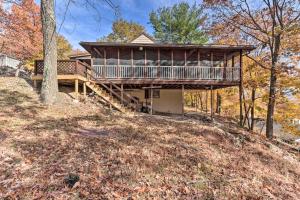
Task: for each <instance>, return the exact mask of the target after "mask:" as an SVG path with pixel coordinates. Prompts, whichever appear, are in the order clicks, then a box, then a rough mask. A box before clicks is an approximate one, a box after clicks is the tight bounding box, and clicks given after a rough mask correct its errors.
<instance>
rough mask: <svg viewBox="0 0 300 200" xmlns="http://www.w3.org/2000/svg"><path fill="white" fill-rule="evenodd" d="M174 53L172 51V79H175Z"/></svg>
mask: <svg viewBox="0 0 300 200" xmlns="http://www.w3.org/2000/svg"><path fill="white" fill-rule="evenodd" d="M173 67H174V52H173V49H172V50H171V78H172V79H174V68H173Z"/></svg>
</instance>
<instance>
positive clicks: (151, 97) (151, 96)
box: [150, 84, 153, 115]
mask: <svg viewBox="0 0 300 200" xmlns="http://www.w3.org/2000/svg"><path fill="white" fill-rule="evenodd" d="M150 93H151V94H150V102H151V110H150V114H151V115H153V84H151V89H150Z"/></svg>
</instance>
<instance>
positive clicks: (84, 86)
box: [83, 82, 86, 98]
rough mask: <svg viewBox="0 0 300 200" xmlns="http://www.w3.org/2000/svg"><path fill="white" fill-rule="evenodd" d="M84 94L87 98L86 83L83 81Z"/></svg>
mask: <svg viewBox="0 0 300 200" xmlns="http://www.w3.org/2000/svg"><path fill="white" fill-rule="evenodd" d="M83 96H84V98H86V83H85V82H83Z"/></svg>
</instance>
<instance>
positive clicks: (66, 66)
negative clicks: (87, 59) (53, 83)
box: [34, 60, 91, 77]
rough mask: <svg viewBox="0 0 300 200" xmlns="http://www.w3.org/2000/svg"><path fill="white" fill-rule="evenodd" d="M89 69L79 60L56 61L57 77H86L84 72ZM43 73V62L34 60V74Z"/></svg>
mask: <svg viewBox="0 0 300 200" xmlns="http://www.w3.org/2000/svg"><path fill="white" fill-rule="evenodd" d="M88 69H91V67H90V66H89V65H88V64H86V63H83V62H80V61H79V60H58V61H57V74H58V75H75V74H78V75H82V76H84V77H85V76H86V72H87V70H88ZM43 72H44V61H43V60H36V61H35V69H34V74H35V75H38V74H43Z"/></svg>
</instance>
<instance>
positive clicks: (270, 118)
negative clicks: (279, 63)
mask: <svg viewBox="0 0 300 200" xmlns="http://www.w3.org/2000/svg"><path fill="white" fill-rule="evenodd" d="M276 79H277V77H276V71H275V64H274V63H273V64H272V68H271V78H270V91H269V103H268V113H267V121H266V136H267V138H269V139H271V138H272V137H273V117H274V107H275V93H276Z"/></svg>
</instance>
